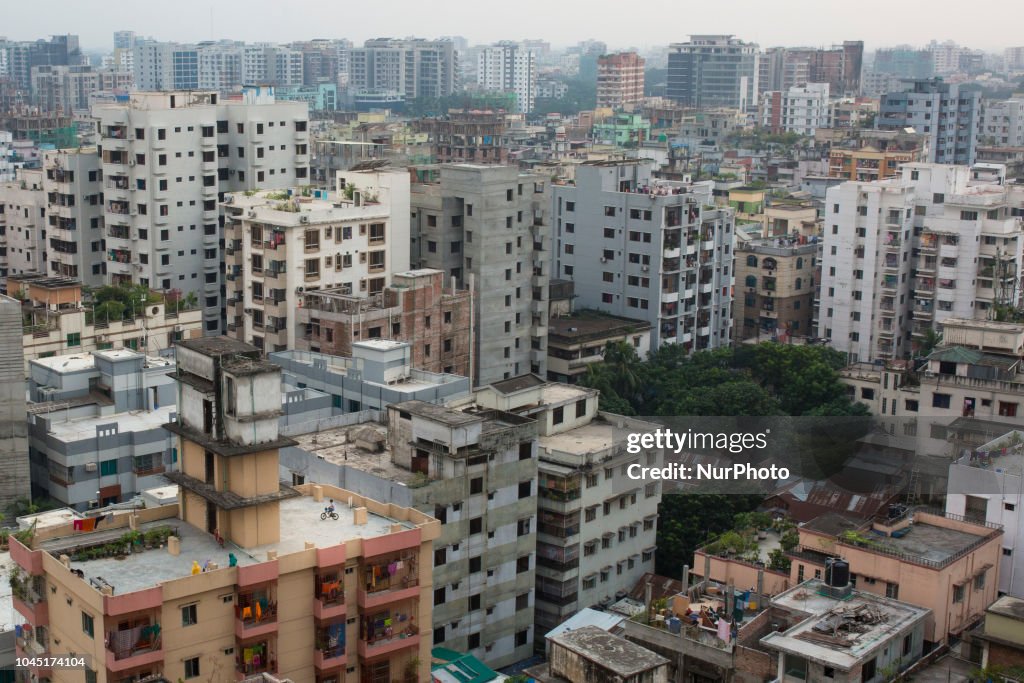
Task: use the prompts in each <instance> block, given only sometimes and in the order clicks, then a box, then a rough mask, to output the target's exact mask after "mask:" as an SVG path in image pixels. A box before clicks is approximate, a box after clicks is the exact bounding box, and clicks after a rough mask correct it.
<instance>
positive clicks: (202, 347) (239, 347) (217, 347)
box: [177, 336, 259, 356]
mask: <svg viewBox="0 0 1024 683" xmlns="http://www.w3.org/2000/svg"><path fill="white" fill-rule="evenodd" d="M177 345H178V346H182V347H184V348H186V349H191V350H192V351H195V352H196V353H201V354H203V355H204V356H223V355H227V354H231V353H245V354H253V353H259V349H257V348H256V347H255V346H253V345H252V344H246V343H245V342H243V341H239V340H238V339H235V338H234V337H224V336H221V337H199V338H198V339H185V340H182V341H180V342H178V344H177Z"/></svg>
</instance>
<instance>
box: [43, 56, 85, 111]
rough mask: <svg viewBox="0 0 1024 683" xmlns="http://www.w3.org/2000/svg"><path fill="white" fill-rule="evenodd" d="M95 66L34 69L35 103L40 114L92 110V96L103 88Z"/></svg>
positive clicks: (62, 66)
mask: <svg viewBox="0 0 1024 683" xmlns="http://www.w3.org/2000/svg"><path fill="white" fill-rule="evenodd" d="M100 80H101V79H100V75H99V73H98V72H96V71H95V70H93V68H92V67H91V66H88V65H86V66H81V65H76V66H65V65H60V66H35V67H32V102H33V103H34V104H35V106H37V107H39V109H40V111H45V112H59V113H61V114H74V113H77V112H83V111H88V109H89V95H91V94H92V93H94V92H96V91H97V90H99V89H100Z"/></svg>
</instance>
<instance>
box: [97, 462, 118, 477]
mask: <svg viewBox="0 0 1024 683" xmlns="http://www.w3.org/2000/svg"><path fill="white" fill-rule="evenodd" d="M111 474H117V460H104V461H103V462H101V463H100V476H102V477H106V476H108V475H111Z"/></svg>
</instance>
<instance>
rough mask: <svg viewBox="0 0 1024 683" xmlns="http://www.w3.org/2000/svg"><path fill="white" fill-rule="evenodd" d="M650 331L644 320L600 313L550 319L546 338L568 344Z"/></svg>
mask: <svg viewBox="0 0 1024 683" xmlns="http://www.w3.org/2000/svg"><path fill="white" fill-rule="evenodd" d="M649 329H651V324H650V323H649V322H647V321H646V320H634V319H633V318H620V317H619V316H615V315H605V314H600V313H574V314H573V315H571V316H565V317H558V318H551V319H550V321H549V325H548V337H549V338H550V337H561V338H562V339H564V340H566V341H568V342H570V343H571V342H577V341H579V342H582V341H591V340H596V339H601V338H602V337H605V336H610V335H619V334H627V333H629V332H643V331H645V330H649Z"/></svg>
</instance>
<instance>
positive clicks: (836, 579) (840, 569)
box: [826, 560, 850, 588]
mask: <svg viewBox="0 0 1024 683" xmlns="http://www.w3.org/2000/svg"><path fill="white" fill-rule="evenodd" d="M827 569H830V570H831V571H827V573H826V576H827V577H828V579H827V582H828V585H830V586H832V587H833V588H845V587H846V586H847V584H849V583H850V563H849V562H847V561H846V560H832V561H831V565H830V566H829V567H828V568H827Z"/></svg>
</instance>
